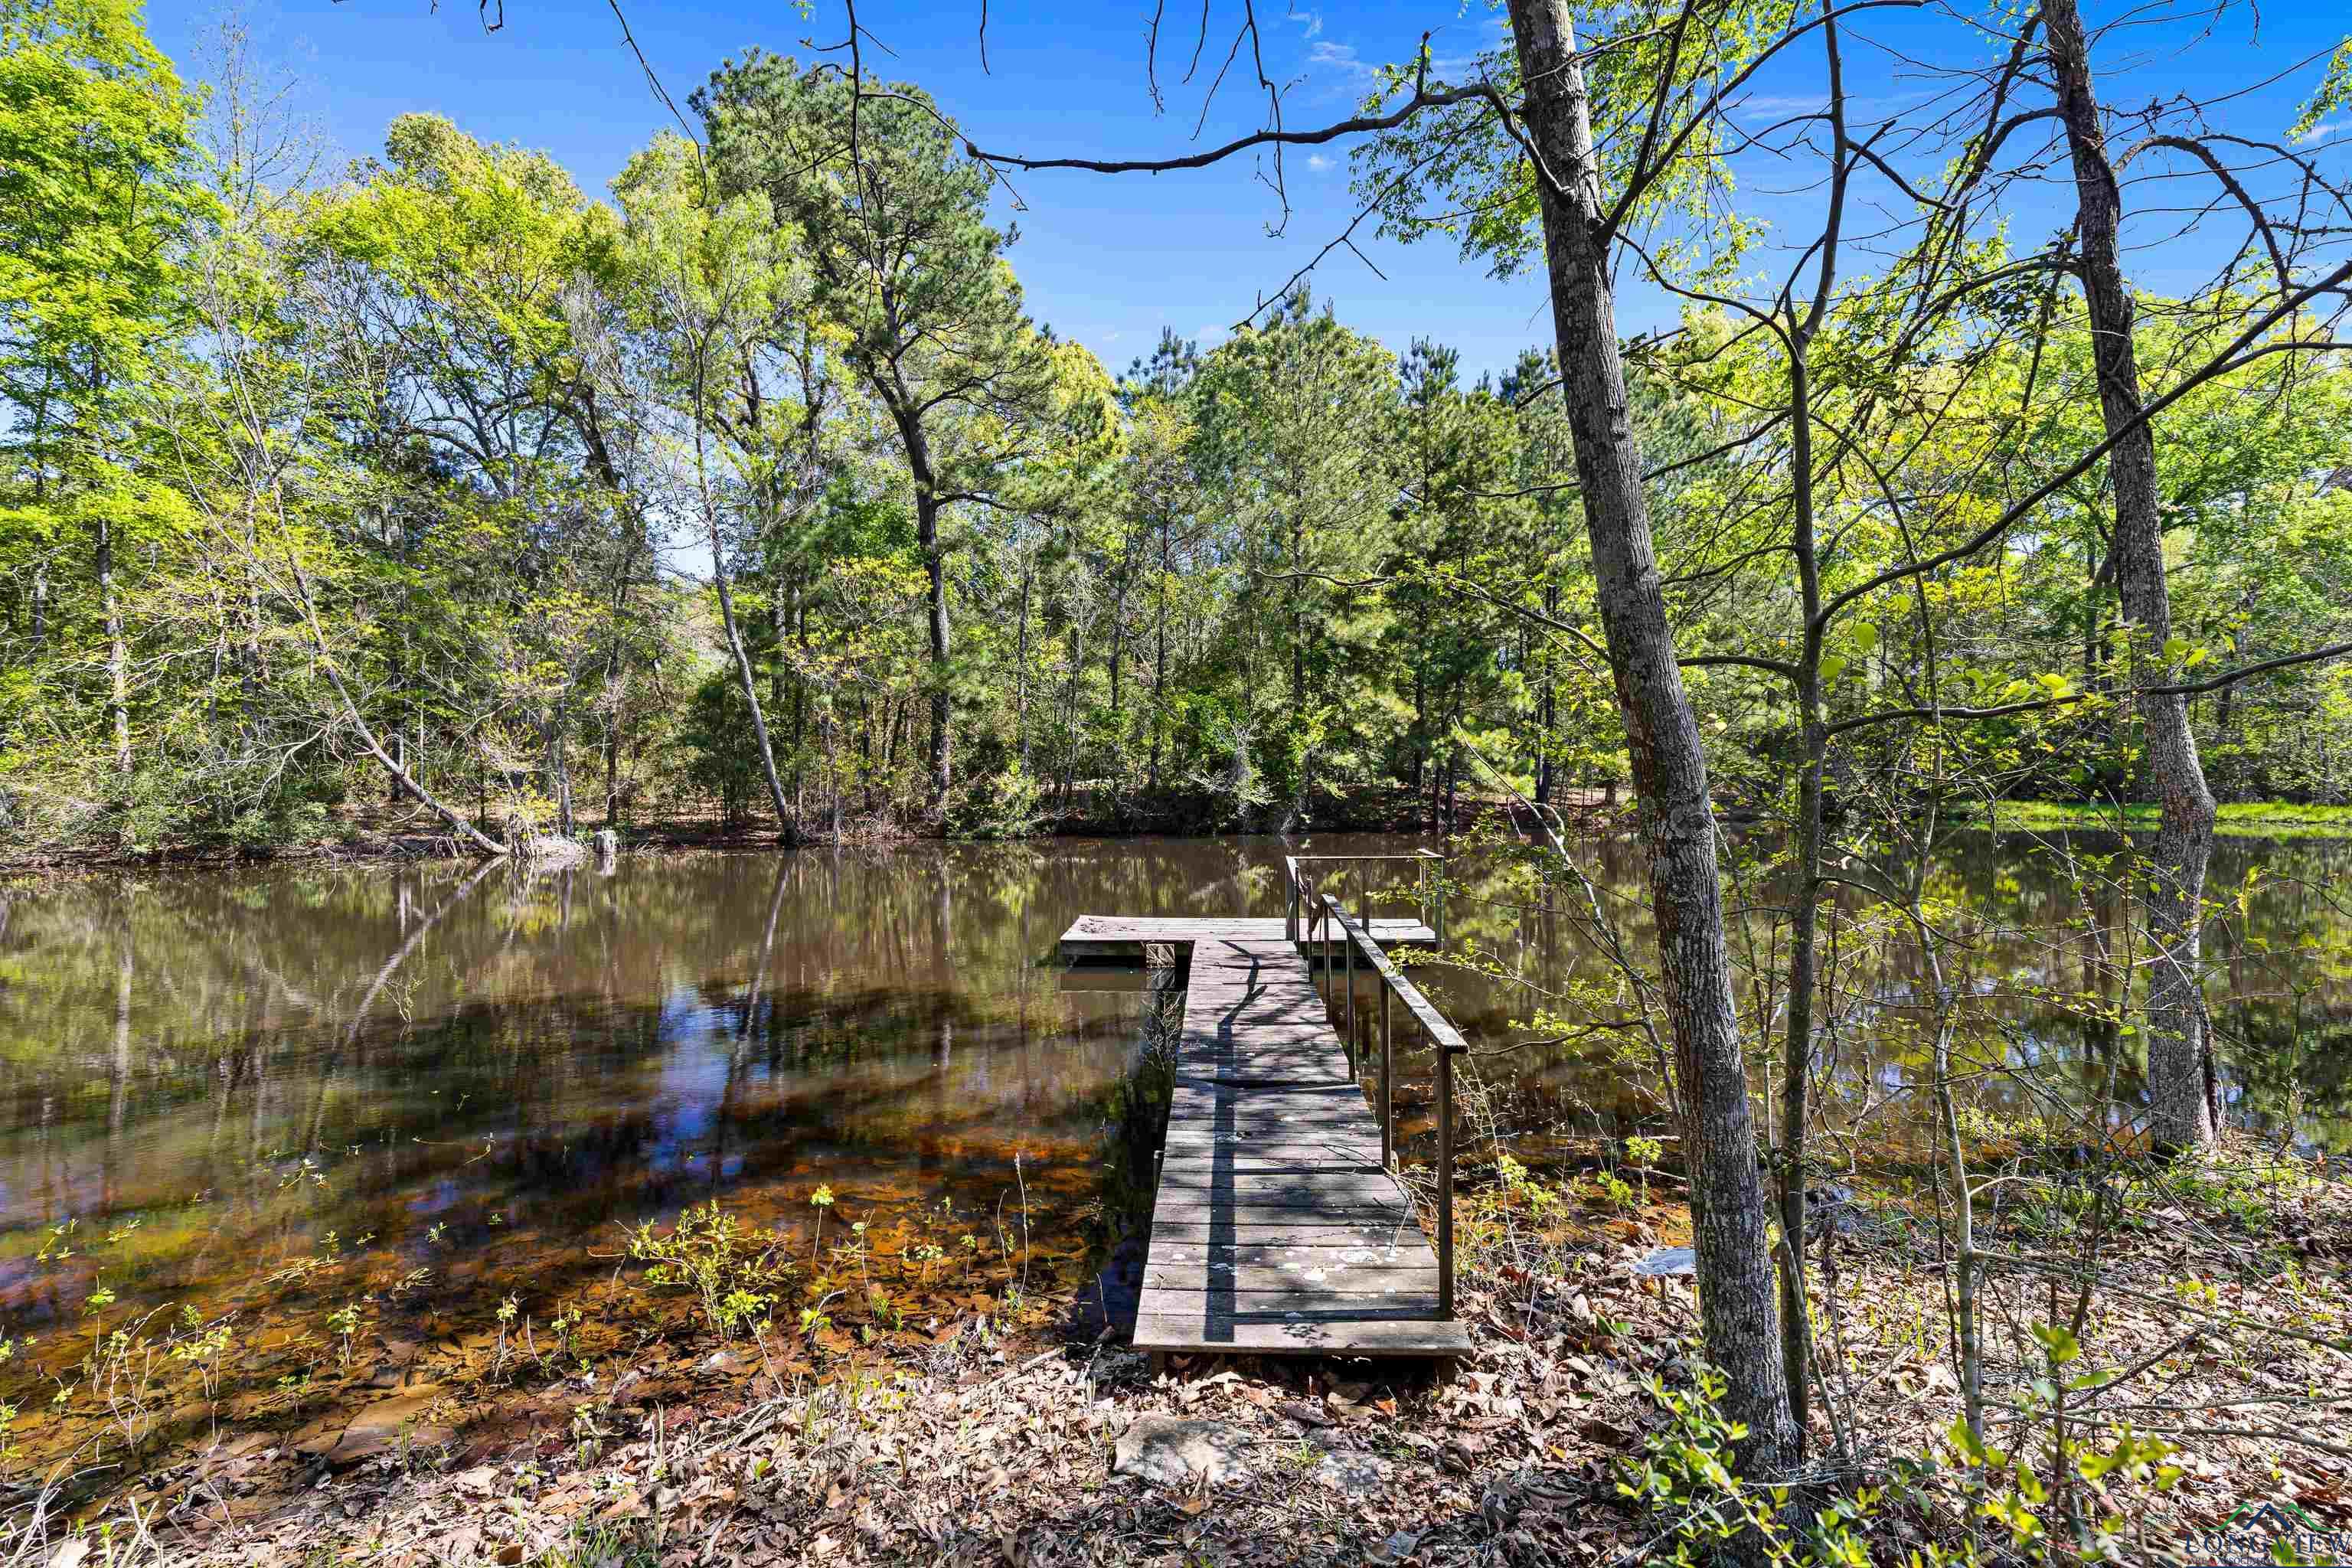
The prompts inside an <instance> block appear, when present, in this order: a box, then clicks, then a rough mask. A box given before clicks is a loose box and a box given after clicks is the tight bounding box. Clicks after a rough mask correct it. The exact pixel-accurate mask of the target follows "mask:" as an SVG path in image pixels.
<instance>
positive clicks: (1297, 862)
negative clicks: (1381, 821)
mask: <svg viewBox="0 0 2352 1568" xmlns="http://www.w3.org/2000/svg"><path fill="white" fill-rule="evenodd" d="M1400 864H1402V865H1409V866H1411V867H1412V868H1413V893H1412V899H1413V909H1414V910H1415V912H1416V913H1418V914H1419V915H1420V917H1421V923H1422V924H1423V925H1425V926H1427V927H1428V928H1429V929H1430V930H1431V931H1433V933H1435V935H1436V937H1437V940H1438V941H1439V942H1444V940H1445V879H1444V874H1443V873H1444V865H1445V857H1444V856H1443V855H1440V854H1439V853H1438V852H1437V851H1436V850H1434V849H1415V850H1412V852H1410V853H1409V854H1404V855H1286V856H1284V857H1283V858H1282V868H1283V872H1284V876H1285V878H1286V897H1285V900H1284V903H1283V920H1284V930H1285V932H1286V935H1288V937H1289V938H1290V940H1291V941H1292V942H1299V941H1302V940H1303V939H1304V934H1305V923H1306V922H1307V921H1309V920H1311V919H1313V918H1314V911H1313V910H1312V908H1311V900H1309V899H1308V898H1307V880H1308V879H1318V880H1319V879H1321V878H1322V877H1323V873H1322V872H1319V871H1309V870H1307V867H1310V866H1331V867H1347V866H1352V867H1354V868H1355V869H1356V875H1355V889H1356V914H1357V918H1358V919H1360V920H1369V918H1370V916H1369V914H1368V913H1367V905H1366V903H1365V900H1366V898H1367V897H1368V896H1369V895H1370V894H1371V893H1382V894H1390V893H1394V892H1396V891H1397V890H1398V889H1392V888H1374V889H1367V888H1366V887H1365V886H1364V868H1365V867H1367V866H1383V865H1386V866H1394V865H1400ZM1345 883H1346V879H1345V877H1344V876H1343V875H1337V874H1335V875H1334V876H1333V877H1332V878H1331V886H1332V887H1334V888H1335V889H1337V888H1340V887H1344V886H1345Z"/></svg>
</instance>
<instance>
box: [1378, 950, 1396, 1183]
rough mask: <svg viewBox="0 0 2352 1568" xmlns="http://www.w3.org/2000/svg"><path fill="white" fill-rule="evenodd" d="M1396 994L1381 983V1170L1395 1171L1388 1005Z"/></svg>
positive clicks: (1393, 1061)
mask: <svg viewBox="0 0 2352 1568" xmlns="http://www.w3.org/2000/svg"><path fill="white" fill-rule="evenodd" d="M1395 999H1396V992H1395V991H1394V990H1393V989H1391V987H1390V986H1389V985H1388V984H1386V983H1385V981H1383V983H1382V984H1381V1170H1383V1171H1393V1170H1395V1169H1396V1100H1395V1099H1394V1090H1393V1088H1392V1082H1391V1080H1392V1079H1393V1077H1394V1075H1395V1072H1396V1059H1395V1055H1394V1047H1393V1037H1394V1036H1393V1020H1392V1017H1391V1013H1390V1009H1389V1004H1390V1003H1391V1002H1392V1001H1394V1000H1395Z"/></svg>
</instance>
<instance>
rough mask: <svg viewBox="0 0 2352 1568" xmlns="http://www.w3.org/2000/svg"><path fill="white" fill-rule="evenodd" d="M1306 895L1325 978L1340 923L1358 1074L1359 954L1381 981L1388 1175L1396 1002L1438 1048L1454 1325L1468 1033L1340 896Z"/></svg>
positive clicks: (1445, 1257) (1446, 1312) (1442, 1211)
mask: <svg viewBox="0 0 2352 1568" xmlns="http://www.w3.org/2000/svg"><path fill="white" fill-rule="evenodd" d="M1307 894H1308V896H1309V898H1310V900H1312V901H1311V902H1310V903H1309V905H1308V908H1309V909H1310V910H1313V912H1314V915H1315V919H1314V921H1313V922H1312V925H1313V931H1314V935H1313V939H1312V940H1314V941H1315V942H1316V943H1317V954H1318V958H1320V959H1321V960H1322V961H1323V962H1322V963H1320V964H1319V966H1318V970H1319V973H1322V974H1325V975H1328V974H1329V973H1330V970H1331V964H1330V962H1329V958H1330V952H1329V944H1330V940H1331V926H1332V923H1333V922H1334V921H1337V922H1338V924H1339V935H1340V940H1341V942H1342V943H1343V947H1342V952H1343V953H1344V955H1345V964H1346V982H1345V984H1346V985H1347V994H1348V1001H1347V1014H1346V1017H1347V1023H1346V1026H1345V1027H1344V1029H1343V1031H1342V1037H1343V1039H1344V1040H1345V1041H1346V1044H1347V1049H1348V1061H1349V1068H1350V1069H1351V1070H1355V1071H1358V1072H1360V1071H1361V1070H1362V1069H1361V1068H1358V1067H1357V1066H1356V1058H1355V1050H1356V984H1355V982H1356V968H1355V964H1356V957H1357V955H1358V954H1359V953H1361V954H1362V955H1363V960H1364V963H1366V964H1367V965H1368V966H1370V969H1371V971H1372V973H1374V974H1375V975H1377V976H1379V978H1380V982H1381V1117H1380V1121H1381V1164H1382V1165H1383V1166H1384V1167H1386V1168H1388V1169H1391V1170H1393V1169H1394V1168H1395V1166H1396V1163H1397V1158H1398V1156H1397V1152H1396V1100H1395V1071H1396V1068H1395V1040H1394V1032H1393V1028H1392V1025H1391V1018H1392V1014H1391V1001H1392V1000H1393V1001H1396V1002H1402V1003H1403V1005H1404V1009H1405V1011H1406V1012H1407V1013H1409V1014H1411V1015H1412V1017H1413V1019H1414V1021H1415V1022H1417V1023H1419V1024H1420V1025H1421V1027H1422V1030H1423V1033H1424V1034H1426V1035H1428V1037H1429V1038H1430V1043H1431V1045H1432V1046H1433V1047H1435V1049H1436V1052H1437V1095H1436V1099H1437V1161H1436V1163H1437V1315H1438V1316H1439V1317H1441V1318H1445V1319H1451V1318H1452V1317H1453V1316H1454V1057H1455V1056H1456V1055H1457V1054H1458V1053H1461V1052H1464V1051H1467V1050H1468V1049H1469V1048H1470V1046H1469V1042H1467V1041H1466V1040H1465V1039H1463V1037H1462V1032H1461V1031H1460V1030H1459V1029H1456V1028H1455V1027H1454V1026H1453V1025H1452V1024H1450V1023H1448V1022H1447V1021H1446V1018H1445V1015H1444V1014H1443V1013H1440V1012H1439V1011H1438V1010H1437V1008H1436V1006H1435V1005H1433V1003H1432V1002H1431V1001H1430V1000H1429V998H1428V997H1427V996H1425V995H1423V994H1422V991H1421V987H1420V986H1418V985H1415V984H1413V983H1412V981H1410V980H1408V979H1406V978H1405V975H1404V972H1403V971H1402V970H1401V969H1399V968H1398V967H1397V966H1396V963H1394V961H1392V960H1391V958H1390V957H1389V955H1388V954H1387V953H1385V952H1381V945H1380V943H1378V942H1374V941H1373V940H1372V937H1371V933H1370V931H1367V930H1366V929H1365V928H1364V926H1363V925H1362V924H1361V923H1360V921H1357V920H1356V919H1354V918H1353V917H1351V916H1349V913H1348V910H1347V908H1346V906H1344V905H1343V904H1341V903H1340V901H1339V898H1338V896H1337V895H1335V894H1331V893H1321V894H1318V893H1316V891H1315V889H1314V885H1313V883H1312V881H1311V879H1310V880H1309V881H1308V882H1307ZM1328 1005H1329V1006H1330V1007H1331V1009H1332V1010H1333V1011H1334V1012H1337V1011H1338V1010H1339V999H1338V997H1337V996H1336V995H1333V996H1330V997H1329V998H1328Z"/></svg>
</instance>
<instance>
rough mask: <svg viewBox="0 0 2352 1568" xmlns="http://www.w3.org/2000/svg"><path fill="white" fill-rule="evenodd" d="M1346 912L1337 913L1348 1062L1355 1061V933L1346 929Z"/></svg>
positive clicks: (1351, 1063)
mask: <svg viewBox="0 0 2352 1568" xmlns="http://www.w3.org/2000/svg"><path fill="white" fill-rule="evenodd" d="M1347 913H1348V912H1347V910H1340V911H1339V936H1340V946H1341V947H1342V948H1344V949H1345V950H1346V952H1345V957H1344V959H1343V960H1342V962H1344V963H1346V964H1347V967H1348V1060H1349V1064H1350V1065H1351V1066H1352V1065H1353V1063H1354V1062H1355V1059H1356V933H1355V932H1354V931H1349V929H1348V921H1347Z"/></svg>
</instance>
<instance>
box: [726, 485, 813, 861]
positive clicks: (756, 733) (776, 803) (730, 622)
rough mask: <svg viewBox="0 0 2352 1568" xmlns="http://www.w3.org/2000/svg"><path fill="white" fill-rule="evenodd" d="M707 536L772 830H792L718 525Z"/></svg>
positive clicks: (728, 649)
mask: <svg viewBox="0 0 2352 1568" xmlns="http://www.w3.org/2000/svg"><path fill="white" fill-rule="evenodd" d="M709 533H710V581H711V584H712V585H713V586H715V587H716V588H717V589H718V590H719V627H720V629H721V630H723V631H724V632H725V633H726V634H727V651H728V653H729V654H730V655H731V656H732V657H733V658H734V661H735V679H736V683H737V684H738V685H740V687H741V688H742V689H743V700H744V701H745V702H747V703H749V704H751V736H752V739H753V740H755V741H757V742H759V746H760V771H761V773H763V774H764V775H766V778H767V781H768V804H769V805H772V806H773V807H774V808H775V813H776V830H777V831H778V832H780V833H790V832H792V831H793V814H792V808H791V807H790V806H788V805H785V804H784V783H783V780H782V779H781V778H779V777H777V776H776V752H775V748H774V747H772V746H771V745H770V744H769V743H768V716H767V715H766V714H765V713H763V712H761V710H760V679H759V676H758V675H757V673H755V672H754V671H753V670H752V668H751V655H750V654H749V653H747V652H745V651H744V649H743V635H742V632H741V631H740V628H739V627H738V626H736V623H735V594H734V591H733V590H732V589H730V587H729V586H728V584H727V552H726V547H725V545H723V544H722V543H720V542H719V523H718V521H717V520H716V519H712V520H710V521H709Z"/></svg>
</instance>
